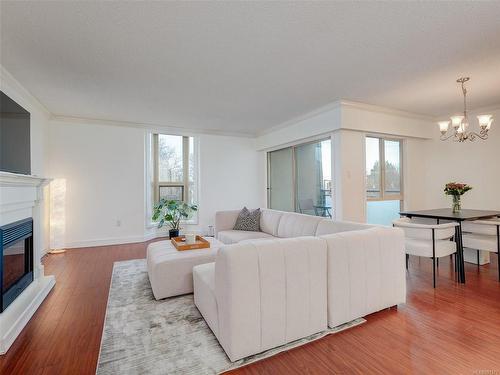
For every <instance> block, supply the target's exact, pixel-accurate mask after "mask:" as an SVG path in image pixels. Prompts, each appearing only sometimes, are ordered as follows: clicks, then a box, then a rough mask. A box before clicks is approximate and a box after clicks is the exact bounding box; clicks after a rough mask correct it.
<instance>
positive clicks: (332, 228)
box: [316, 219, 373, 236]
mask: <svg viewBox="0 0 500 375" xmlns="http://www.w3.org/2000/svg"><path fill="white" fill-rule="evenodd" d="M372 227H373V225H370V224H363V223H355V222H353V221H335V220H331V219H324V220H321V221H320V222H319V224H318V228H317V229H316V236H323V235H325V234H335V233H339V232H350V231H353V230H363V229H368V228H372Z"/></svg>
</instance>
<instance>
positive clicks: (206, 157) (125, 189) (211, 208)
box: [50, 120, 264, 247]
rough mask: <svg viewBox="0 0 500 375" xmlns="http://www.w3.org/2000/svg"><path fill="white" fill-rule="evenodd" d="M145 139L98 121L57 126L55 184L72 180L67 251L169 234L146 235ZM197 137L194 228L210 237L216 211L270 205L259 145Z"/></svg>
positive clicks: (53, 134) (53, 136)
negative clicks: (263, 197) (263, 192)
mask: <svg viewBox="0 0 500 375" xmlns="http://www.w3.org/2000/svg"><path fill="white" fill-rule="evenodd" d="M146 133H147V130H146V129H144V128H141V127H132V126H116V125H109V124H99V123H96V122H95V121H92V122H85V121H70V120H57V121H51V127H50V166H51V167H50V171H51V176H52V177H54V178H63V179H65V180H66V192H67V193H66V209H65V211H66V234H65V244H66V247H81V246H97V245H104V244H114V243H125V242H137V241H143V240H144V239H148V238H152V237H154V236H156V235H160V234H161V233H163V232H164V230H163V231H157V230H156V229H155V228H148V227H147V226H148V224H149V223H148V222H149V220H147V218H146V207H145V136H146ZM195 136H197V135H195ZM198 137H199V144H200V157H199V159H200V186H199V201H198V203H199V223H198V225H196V226H189V228H190V229H192V228H195V229H198V230H201V231H206V230H207V227H208V225H213V222H214V216H215V211H217V210H221V209H236V208H241V207H242V206H243V205H248V206H249V207H258V206H261V205H263V204H264V203H263V202H262V201H261V195H260V191H259V186H260V185H259V184H260V183H261V181H260V179H259V178H258V176H259V169H258V168H259V163H258V161H259V155H258V153H257V152H256V151H255V144H254V139H250V138H239V137H229V136H219V135H207V134H201V135H198ZM117 221H120V223H121V225H120V226H117Z"/></svg>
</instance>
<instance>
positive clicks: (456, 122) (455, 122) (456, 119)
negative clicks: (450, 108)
mask: <svg viewBox="0 0 500 375" xmlns="http://www.w3.org/2000/svg"><path fill="white" fill-rule="evenodd" d="M463 119H464V116H460V115H457V116H451V117H450V120H451V126H453V128H454V129H455V130H456V129H458V127H459V126H460V124H462V120H463Z"/></svg>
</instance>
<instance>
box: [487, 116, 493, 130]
mask: <svg viewBox="0 0 500 375" xmlns="http://www.w3.org/2000/svg"><path fill="white" fill-rule="evenodd" d="M492 122H493V118H491V119H490V121H488V125H486V130H490V129H491V123H492Z"/></svg>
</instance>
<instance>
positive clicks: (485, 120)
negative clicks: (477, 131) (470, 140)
mask: <svg viewBox="0 0 500 375" xmlns="http://www.w3.org/2000/svg"><path fill="white" fill-rule="evenodd" d="M491 117H492V116H491V115H479V116H477V120H478V121H479V126H480V127H481V129H488V130H489V129H490V128H491V122H492V121H493V119H492V118H491Z"/></svg>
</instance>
